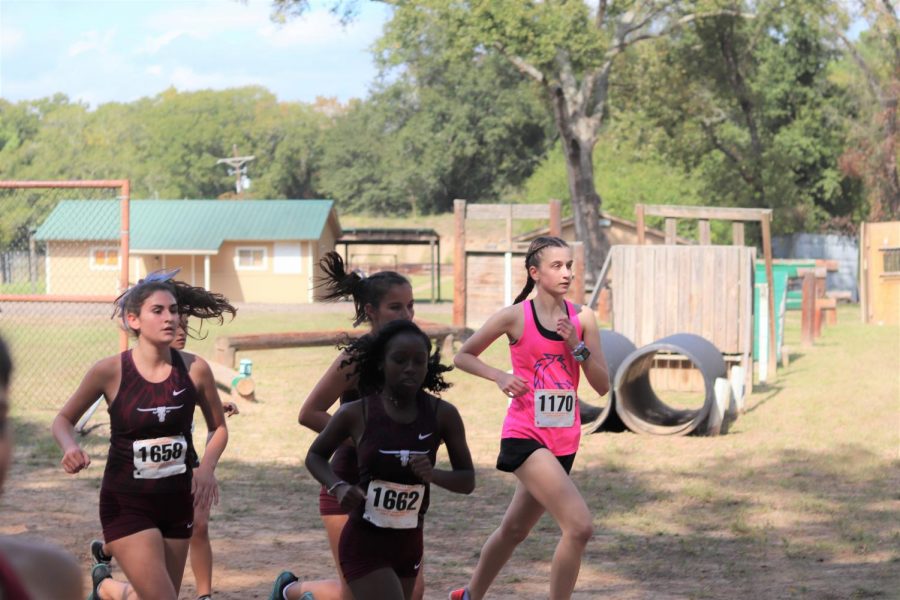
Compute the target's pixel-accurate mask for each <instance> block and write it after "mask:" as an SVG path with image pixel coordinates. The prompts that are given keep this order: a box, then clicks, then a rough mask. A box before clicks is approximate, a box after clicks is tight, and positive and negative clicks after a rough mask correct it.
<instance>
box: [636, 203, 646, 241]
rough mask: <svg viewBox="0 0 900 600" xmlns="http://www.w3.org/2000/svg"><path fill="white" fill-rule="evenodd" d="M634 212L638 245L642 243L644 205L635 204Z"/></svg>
mask: <svg viewBox="0 0 900 600" xmlns="http://www.w3.org/2000/svg"><path fill="white" fill-rule="evenodd" d="M634 214H635V216H636V219H635V223H636V225H637V243H638V245H639V246H643V245H644V235H645V232H644V205H643V204H635V205H634Z"/></svg>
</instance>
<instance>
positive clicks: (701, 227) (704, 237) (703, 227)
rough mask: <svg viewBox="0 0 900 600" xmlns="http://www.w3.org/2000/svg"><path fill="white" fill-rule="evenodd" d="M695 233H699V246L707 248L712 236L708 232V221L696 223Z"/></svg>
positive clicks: (702, 220) (703, 220)
mask: <svg viewBox="0 0 900 600" xmlns="http://www.w3.org/2000/svg"><path fill="white" fill-rule="evenodd" d="M697 231H698V232H699V233H700V245H701V246H709V244H710V242H711V241H712V235H711V234H710V231H709V219H700V220H699V221H698V222H697Z"/></svg>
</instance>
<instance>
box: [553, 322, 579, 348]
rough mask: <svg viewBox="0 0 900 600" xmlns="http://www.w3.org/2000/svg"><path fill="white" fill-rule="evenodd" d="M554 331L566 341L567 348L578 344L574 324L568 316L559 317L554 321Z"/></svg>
mask: <svg viewBox="0 0 900 600" xmlns="http://www.w3.org/2000/svg"><path fill="white" fill-rule="evenodd" d="M556 333H558V334H559V337H561V338H562V339H564V340H565V341H566V343H567V344H568V345H569V349H572V348H574V347H575V346H577V345H578V341H579V340H578V333H577V332H576V331H575V324H574V323H572V321H571V320H570V319H569V317H560V318H559V319H558V320H557V321H556Z"/></svg>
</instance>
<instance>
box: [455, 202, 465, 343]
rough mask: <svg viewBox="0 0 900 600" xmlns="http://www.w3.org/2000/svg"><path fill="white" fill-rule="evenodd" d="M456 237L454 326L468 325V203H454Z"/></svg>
mask: <svg viewBox="0 0 900 600" xmlns="http://www.w3.org/2000/svg"><path fill="white" fill-rule="evenodd" d="M453 215H454V219H455V222H456V235H455V238H454V240H455V242H454V246H453V324H454V325H456V326H457V327H464V326H465V324H466V201H465V200H454V201H453Z"/></svg>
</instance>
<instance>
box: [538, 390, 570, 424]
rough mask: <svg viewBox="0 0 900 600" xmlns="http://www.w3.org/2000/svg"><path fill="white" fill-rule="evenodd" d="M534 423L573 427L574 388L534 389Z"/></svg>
mask: <svg viewBox="0 0 900 600" xmlns="http://www.w3.org/2000/svg"><path fill="white" fill-rule="evenodd" d="M534 424H535V425H537V426H538V427H571V426H572V425H574V424H575V391H574V390H534Z"/></svg>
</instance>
